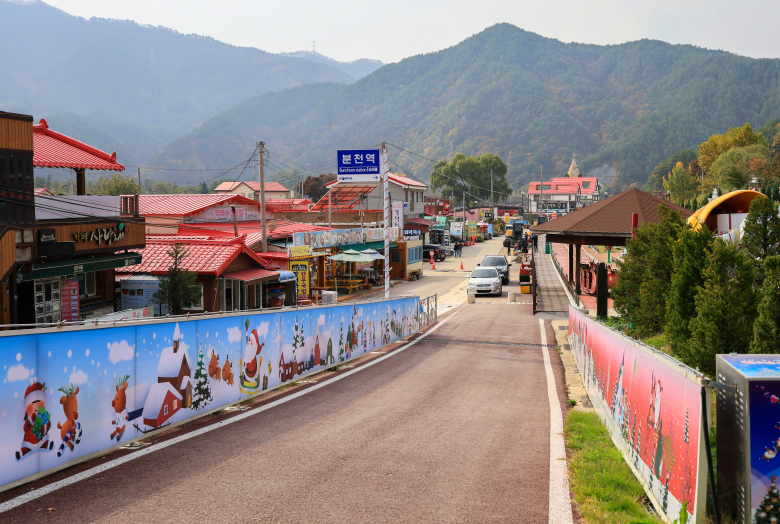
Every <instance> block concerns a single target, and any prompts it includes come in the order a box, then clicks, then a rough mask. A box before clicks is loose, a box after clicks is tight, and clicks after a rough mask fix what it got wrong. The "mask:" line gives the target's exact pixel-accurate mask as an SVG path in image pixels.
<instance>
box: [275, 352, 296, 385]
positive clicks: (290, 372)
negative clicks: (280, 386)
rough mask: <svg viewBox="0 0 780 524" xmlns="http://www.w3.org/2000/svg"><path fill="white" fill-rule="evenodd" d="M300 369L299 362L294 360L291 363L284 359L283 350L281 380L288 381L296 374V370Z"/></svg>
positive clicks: (280, 369) (282, 353)
mask: <svg viewBox="0 0 780 524" xmlns="http://www.w3.org/2000/svg"><path fill="white" fill-rule="evenodd" d="M297 370H298V363H297V362H295V361H294V360H293V361H292V362H290V363H286V362H285V361H284V352H283V351H282V352H281V355H280V356H279V380H280V381H282V382H287V381H288V380H290V379H291V378H293V377H294V376H295V372H296V371H297Z"/></svg>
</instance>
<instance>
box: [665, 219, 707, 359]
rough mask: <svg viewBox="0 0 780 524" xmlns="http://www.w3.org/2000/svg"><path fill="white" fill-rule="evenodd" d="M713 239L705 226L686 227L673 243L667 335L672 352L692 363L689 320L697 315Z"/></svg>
mask: <svg viewBox="0 0 780 524" xmlns="http://www.w3.org/2000/svg"><path fill="white" fill-rule="evenodd" d="M714 238H715V235H713V233H712V232H710V230H709V229H707V228H706V227H703V226H702V227H699V229H698V230H694V229H692V228H689V227H686V228H684V229H683V230H682V231H680V236H679V239H678V241H677V242H676V243H675V245H674V271H673V273H672V279H671V284H670V286H669V294H668V296H667V298H666V328H665V333H666V338H667V340H668V341H669V345H670V346H671V348H672V354H674V356H675V357H677V358H678V359H680V360H682V361H683V362H685V363H688V364H690V363H691V355H690V352H689V348H688V341H689V339H690V338H691V330H690V322H691V319H693V318H694V317H695V316H696V295H698V294H699V290H700V289H701V286H702V284H703V272H704V268H705V267H706V262H707V255H708V254H709V253H710V251H711V249H712V248H711V245H712V242H713V240H714Z"/></svg>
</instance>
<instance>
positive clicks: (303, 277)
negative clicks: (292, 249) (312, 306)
mask: <svg viewBox="0 0 780 524" xmlns="http://www.w3.org/2000/svg"><path fill="white" fill-rule="evenodd" d="M290 271H292V272H293V273H295V289H296V294H297V295H298V300H308V299H309V263H308V262H307V261H302V262H290Z"/></svg>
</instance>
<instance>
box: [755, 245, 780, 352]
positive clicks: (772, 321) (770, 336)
mask: <svg viewBox="0 0 780 524" xmlns="http://www.w3.org/2000/svg"><path fill="white" fill-rule="evenodd" d="M763 270H764V275H765V278H764V285H763V287H762V291H763V294H762V297H761V302H760V303H759V304H758V318H756V321H755V322H754V323H753V341H752V342H751V343H750V352H751V353H777V341H778V340H779V339H780V256H777V255H775V256H770V257H768V258H767V259H766V260H765V261H764V267H763Z"/></svg>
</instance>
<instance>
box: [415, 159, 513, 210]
mask: <svg viewBox="0 0 780 524" xmlns="http://www.w3.org/2000/svg"><path fill="white" fill-rule="evenodd" d="M506 172H507V165H506V163H505V162H504V161H503V160H502V159H501V157H499V156H497V155H494V154H493V153H485V154H483V155H480V156H466V155H464V154H463V153H458V154H456V155H455V156H453V157H452V158H451V159H450V160H449V161H446V160H441V161H440V162H437V163H436V165H434V166H433V171H432V172H431V181H430V184H431V189H432V190H433V191H437V190H439V189H441V196H442V197H443V198H452V199H453V200H455V201H457V202H460V201H462V200H463V193H464V191H465V192H466V193H468V194H470V195H471V197H475V198H477V199H481V200H483V201H486V202H490V193H491V192H490V187H491V184H490V181H491V176H492V179H493V186H492V187H493V202H494V203H495V202H498V201H500V200H505V199H507V198H508V197H509V196H510V195H511V194H512V188H511V187H509V183H508V182H507V180H506ZM471 197H467V199H470V198H471Z"/></svg>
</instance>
